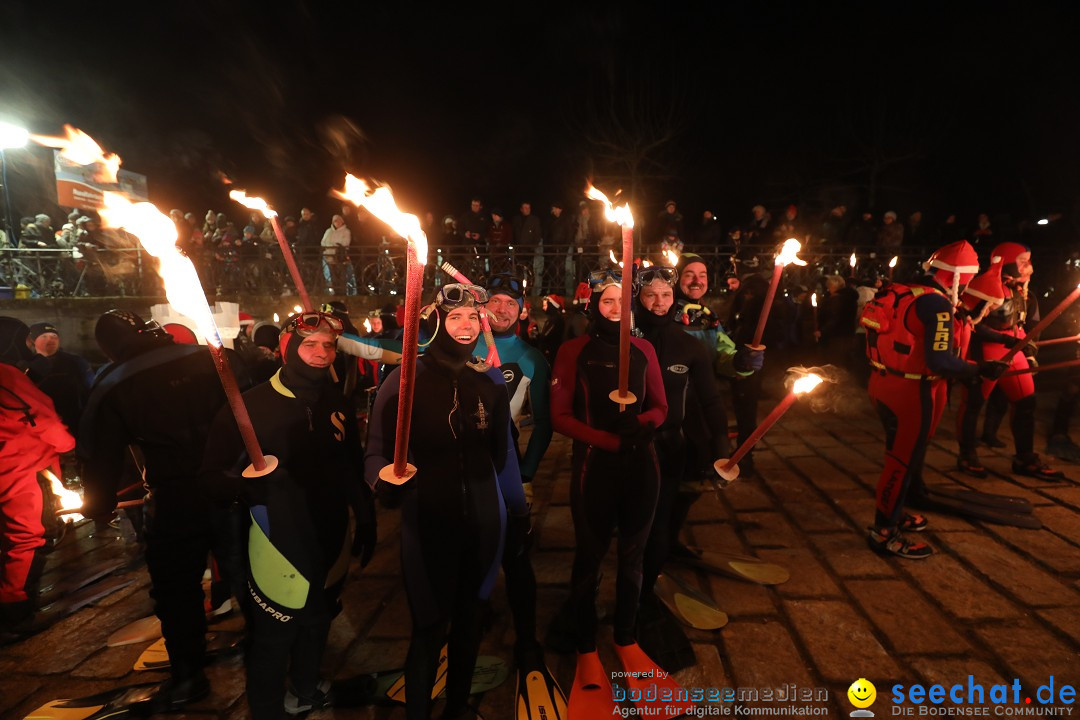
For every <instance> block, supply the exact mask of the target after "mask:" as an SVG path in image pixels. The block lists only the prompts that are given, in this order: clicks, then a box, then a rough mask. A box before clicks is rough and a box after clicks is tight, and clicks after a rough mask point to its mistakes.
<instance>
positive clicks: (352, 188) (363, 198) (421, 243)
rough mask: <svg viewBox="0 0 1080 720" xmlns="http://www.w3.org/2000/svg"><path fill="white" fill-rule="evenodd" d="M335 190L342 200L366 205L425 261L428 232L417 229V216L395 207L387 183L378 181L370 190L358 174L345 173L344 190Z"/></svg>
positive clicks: (421, 260) (419, 260)
mask: <svg viewBox="0 0 1080 720" xmlns="http://www.w3.org/2000/svg"><path fill="white" fill-rule="evenodd" d="M335 194H336V195H337V196H338V197H339V198H341V199H342V200H348V201H349V202H351V203H353V204H354V205H356V206H358V207H359V206H363V207H365V208H367V210H368V212H370V213H371V214H372V215H374V216H375V217H377V218H379V219H380V220H382V221H383V222H384V223H386V224H387V225H389V226H390V227H391V228H392V229H393V230H394V232H396V233H397V234H398V235H400V236H401V237H403V238H405V239H406V240H408V241H409V242H410V243H411V244H412V246H413V248H414V249H415V250H416V259H417V261H418V262H419V263H420V264H421V265H426V264H427V252H428V247H427V235H425V234H424V231H423V230H421V229H420V219H419V218H418V217H416V216H415V215H411V214H409V213H404V212H401V210H399V209H398V206H397V203H396V202H394V193H393V192H391V190H390V188H389V187H387V186H386V185H380V186H379V187H377V188H375V189H374V190H372V189H371V188H370V187H368V184H367V183H366V182H364V181H363V180H361V179H360V178H358V177H354V176H353V175H349V174H346V175H345V190H344V191H335Z"/></svg>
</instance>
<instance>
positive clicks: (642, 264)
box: [641, 260, 652, 267]
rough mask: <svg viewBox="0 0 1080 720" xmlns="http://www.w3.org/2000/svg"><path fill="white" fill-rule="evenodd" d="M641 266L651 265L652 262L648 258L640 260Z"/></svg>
mask: <svg viewBox="0 0 1080 720" xmlns="http://www.w3.org/2000/svg"><path fill="white" fill-rule="evenodd" d="M641 266H642V267H652V263H651V262H649V261H648V260H642V261H641Z"/></svg>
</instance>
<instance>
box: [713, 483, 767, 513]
mask: <svg viewBox="0 0 1080 720" xmlns="http://www.w3.org/2000/svg"><path fill="white" fill-rule="evenodd" d="M723 494H724V499H725V500H727V501H728V502H729V503H730V504H731V507H733V508H734V509H735V510H736V511H745V510H770V509H772V508H773V507H774V506H775V502H774V501H773V499H772V498H771V497H769V495H768V494H767V493H766V492H765V491H764V490H763V489H762V488H761V486H760V485H759V484H758V483H756V482H734V483H732V484H731V485H730V486H729V487H727V488H725V489H724V490H723Z"/></svg>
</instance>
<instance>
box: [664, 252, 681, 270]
mask: <svg viewBox="0 0 1080 720" xmlns="http://www.w3.org/2000/svg"><path fill="white" fill-rule="evenodd" d="M664 259H665V260H667V262H668V265H670V266H671V267H677V266H678V264H679V253H677V252H675V251H674V250H672V249H670V248H669V249H667V250H665V251H664Z"/></svg>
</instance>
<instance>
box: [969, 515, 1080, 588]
mask: <svg viewBox="0 0 1080 720" xmlns="http://www.w3.org/2000/svg"><path fill="white" fill-rule="evenodd" d="M1035 513H1036V514H1037V515H1040V516H1041V513H1042V511H1041V510H1036V511H1035ZM987 530H988V531H989V532H991V533H993V534H994V535H997V536H998V537H1000V538H1002V539H1004V540H1005V542H1007V543H1008V544H1009V545H1012V546H1013V547H1016V548H1019V549H1020V550H1022V551H1023V552H1025V553H1026V554H1028V555H1030V556H1031V557H1032V558H1034V560H1035V561H1036V562H1038V563H1039V564H1040V565H1042V566H1043V567H1047V568H1049V569H1050V570H1052V571H1056V572H1059V573H1065V574H1070V575H1072V574H1076V573H1078V572H1080V548H1077V547H1076V546H1074V545H1072V544H1070V543H1068V542H1066V541H1064V540H1062V539H1061V538H1059V537H1058V536H1057V535H1054V534H1053V533H1049V532H1044V531H1038V532H1033V531H1031V530H1024V529H1023V528H1013V527H1005V526H1004V525H995V526H993V527H988V528H987Z"/></svg>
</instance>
